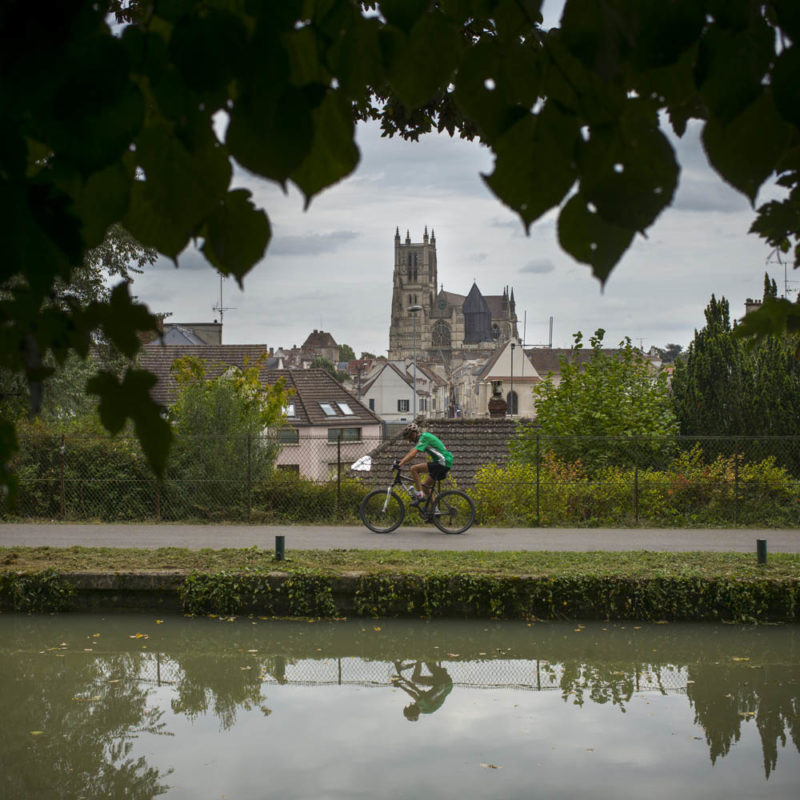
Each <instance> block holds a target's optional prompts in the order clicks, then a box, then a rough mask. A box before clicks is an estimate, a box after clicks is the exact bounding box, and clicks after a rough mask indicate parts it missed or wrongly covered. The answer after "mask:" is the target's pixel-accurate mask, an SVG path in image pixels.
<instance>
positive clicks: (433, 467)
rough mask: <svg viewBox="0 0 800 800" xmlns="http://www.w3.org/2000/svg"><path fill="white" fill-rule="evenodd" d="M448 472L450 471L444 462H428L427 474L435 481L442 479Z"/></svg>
mask: <svg viewBox="0 0 800 800" xmlns="http://www.w3.org/2000/svg"><path fill="white" fill-rule="evenodd" d="M448 472H450V467H446V466H445V465H444V464H438V463H437V462H436V461H429V462H428V474H429V475H430V476H431V478H433V479H434V480H435V481H443V480H444V479H445V478H446V477H447V473H448Z"/></svg>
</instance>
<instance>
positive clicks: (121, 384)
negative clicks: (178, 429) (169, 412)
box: [87, 369, 172, 475]
mask: <svg viewBox="0 0 800 800" xmlns="http://www.w3.org/2000/svg"><path fill="white" fill-rule="evenodd" d="M156 383H157V379H156V377H155V375H152V374H151V373H149V372H145V371H144V370H138V369H129V370H128V371H127V372H126V373H125V377H124V378H123V379H122V381H118V380H117V377H116V375H114V374H113V373H111V372H106V371H101V372H99V373H98V374H97V375H95V376H94V377H93V378H90V379H89V381H88V382H87V391H88V392H89V393H90V394H96V395H98V396H99V397H100V403H99V405H98V411H99V414H100V421H101V422H102V423H103V426H104V427H105V428H106V429H107V430H109V431H110V432H111V433H112V434H117V433H119V432H120V431H121V430H122V428H123V427H124V426H125V422H126V421H127V420H128V419H131V420H133V423H134V426H135V429H136V435H137V436H138V438H139V441H140V442H141V444H142V449H143V450H144V453H145V456H146V457H147V460H148V463H149V464H150V466H151V467H152V468H153V470H154V472H155V473H156V474H157V475H161V474H162V473H163V471H164V466H165V464H166V460H167V455H168V453H169V447H170V444H171V442H172V431H171V429H170V426H169V423H168V422H167V421H166V419H164V417H163V415H162V411H163V409H162V408H161V406H159V405H157V404H156V403H155V402H154V401H153V399H152V397H150V390H151V389H152V388H153V387H154V386H155V385H156Z"/></svg>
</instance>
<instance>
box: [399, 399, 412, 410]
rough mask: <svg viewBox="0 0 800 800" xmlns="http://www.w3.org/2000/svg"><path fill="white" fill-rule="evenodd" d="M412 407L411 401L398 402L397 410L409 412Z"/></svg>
mask: <svg viewBox="0 0 800 800" xmlns="http://www.w3.org/2000/svg"><path fill="white" fill-rule="evenodd" d="M410 406H411V401H410V400H398V401H397V410H398V411H408V409H409V407H410Z"/></svg>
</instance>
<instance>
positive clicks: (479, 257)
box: [469, 253, 489, 264]
mask: <svg viewBox="0 0 800 800" xmlns="http://www.w3.org/2000/svg"><path fill="white" fill-rule="evenodd" d="M487 258H489V256H488V254H487V253H473V254H472V255H471V256H469V260H470V261H475V262H477V263H478V264H481V263H483V262H484V261H486V259H487Z"/></svg>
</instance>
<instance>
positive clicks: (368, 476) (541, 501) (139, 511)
mask: <svg viewBox="0 0 800 800" xmlns="http://www.w3.org/2000/svg"><path fill="white" fill-rule="evenodd" d="M353 431H354V432H353ZM353 431H349V430H348V429H330V430H326V431H323V433H322V435H321V436H320V437H318V438H315V439H310V440H299V441H298V440H294V441H292V440H291V436H288V437H287V436H286V435H285V434H283V435H281V436H249V437H239V438H226V437H203V438H192V439H182V440H178V441H177V442H176V444H175V446H174V447H173V451H172V453H171V455H170V460H169V464H168V467H167V470H166V473H165V474H164V476H163V477H161V478H158V479H157V478H156V477H155V476H154V475H153V474H152V473H151V472H150V470H149V469H148V467H147V465H146V462H145V459H144V457H143V455H142V453H141V450H140V448H139V445H138V442H137V441H136V440H135V439H133V438H125V437H116V438H109V437H101V436H66V435H64V436H62V435H58V436H54V435H52V434H48V433H45V432H43V431H42V430H38V431H32V432H30V433H28V434H26V435H24V436H23V437H21V450H20V453H19V455H18V456H17V458H16V460H15V464H14V466H15V468H16V471H17V474H18V476H19V493H18V499H17V503H16V506H15V507H14V508H13V509H7V510H5V511H4V512H3V513H4V514H5V516H6V518H17V519H59V520H103V521H124V520H127V521H137V520H140V521H151V520H164V521H192V520H197V521H203V520H207V521H244V522H246V521H250V522H258V523H270V522H275V523H292V522H297V523H330V524H335V523H351V524H357V523H358V507H359V504H360V502H361V499H362V497H363V496H364V494H365V492H366V491H367V489H368V488H371V486H372V485H374V484H375V482H376V480H381V481H383V482H385V481H386V480H387V478H388V475H389V470H388V464H390V463H391V460H392V459H393V458H394V457H395V456H396V455H398V454H399V453H400V452H405V450H406V448H407V445H403V444H395V445H393V446H392V447H387V445H386V443H383V442H381V441H380V440H377V439H365V438H362V437H361V436H360V434H359V433H358V429H353ZM287 439H288V441H287ZM502 444H503V446H501V447H498V446H495V447H493V448H486V451H487V453H491V454H492V455H491V458H492V459H493V460H492V461H491V462H489V463H483V464H482V465H481V464H480V463H479V462H475V463H477V466H476V467H475V468H474V469H473V470H471V471H470V472H468V473H465V472H464V470H463V469H462V471H461V473H459V475H458V478H457V484H458V486H459V488H462V489H465V490H466V491H467V492H468V493H469V494H470V495H471V496H472V498H473V500H474V501H475V505H476V508H477V515H478V523H479V524H482V525H490V526H523V527H542V526H544V527H548V526H585V527H591V526H619V525H622V526H636V525H649V526H660V527H671V526H672V527H679V526H680V527H685V526H717V525H719V526H722V525H726V526H727V525H742V526H748V525H750V526H759V527H796V526H797V525H798V524H800V437H758V438H756V437H753V438H747V437H735V438H723V437H700V438H698V437H691V438H688V437H672V438H669V439H655V438H654V437H579V436H574V437H547V436H544V435H541V434H538V433H536V432H535V431H532V430H531V429H529V428H525V427H522V428H521V429H520V430H519V432H518V434H517V435H516V436H515V437H514V438H513V439H512V440H511V441H508V442H505V443H502ZM454 449H456V448H454ZM368 454H373V456H374V459H375V462H376V466H377V465H378V464H379V468H376V469H375V470H373V471H372V472H368V473H361V472H354V471H352V470H351V469H350V468H351V466H352V465H353V464H354V463H355V462H357V461H358V460H359V459H361V458H362V457H363V456H366V455H368ZM455 457H456V460H457V461H458V459H459V452H455ZM487 457H489V456H487ZM465 460H466V459H464V461H465ZM384 462H385V463H384ZM462 464H463V461H462ZM454 472H455V470H454ZM376 473H377V474H376Z"/></svg>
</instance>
